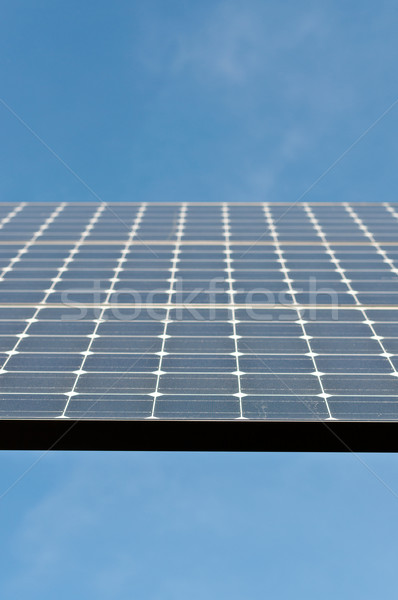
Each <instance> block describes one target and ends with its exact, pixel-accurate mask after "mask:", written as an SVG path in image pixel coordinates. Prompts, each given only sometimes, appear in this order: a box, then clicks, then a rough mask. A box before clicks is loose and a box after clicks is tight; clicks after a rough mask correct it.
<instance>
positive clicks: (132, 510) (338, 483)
mask: <svg viewBox="0 0 398 600" xmlns="http://www.w3.org/2000/svg"><path fill="white" fill-rule="evenodd" d="M38 456H39V454H36V453H34V454H33V453H32V454H27V453H3V455H2V460H1V465H2V467H1V471H2V473H1V482H2V487H3V488H6V487H7V486H8V485H10V484H12V483H13V480H14V478H15V477H16V476H18V475H20V474H21V473H22V472H23V471H24V470H25V469H26V468H28V467H29V465H30V464H31V463H32V462H33V460H34V459H36V458H37V457H38ZM360 459H361V460H362V461H363V460H364V461H365V462H366V464H367V467H368V468H367V467H365V466H364V465H363V464H362V463H361V460H359V459H358V458H357V457H355V456H353V455H347V454H340V455H333V454H324V455H320V454H307V455H305V454H285V455H282V454H214V453H213V454H211V453H209V454H188V453H186V454H181V453H180V454H171V453H164V454H162V453H154V454H149V453H130V454H128V453H114V454H112V453H86V454H82V453H70V454H66V453H62V454H57V453H53V454H48V455H46V456H45V457H44V458H43V459H42V460H41V461H39V462H38V464H37V465H36V466H35V467H34V468H33V469H32V470H31V471H30V473H28V474H27V475H26V476H25V477H24V478H23V479H22V480H21V481H20V483H19V484H18V485H17V486H16V487H14V488H13V489H12V490H11V491H10V492H9V493H8V494H7V495H6V496H5V497H3V498H2V500H1V513H0V514H1V522H0V527H1V532H2V534H1V537H2V543H1V554H0V565H1V567H0V570H1V572H2V574H1V577H0V595H1V597H2V598H4V599H5V600H14V599H15V600H16V599H19V598H30V599H34V600H35V599H38V600H39V599H40V600H46V599H47V598H48V599H50V598H51V599H52V598H54V597H57V598H59V599H60V600H69V598H72V597H78V598H88V599H91V598H92V599H96V600H103V599H104V600H108V599H109V600H110V599H113V598H118V599H120V600H130V599H131V598H142V599H143V600H180V599H181V600H183V599H184V600H185V598H192V600H202V599H203V598H206V599H207V598H208V599H211V600H213V599H214V600H216V599H217V600H218V599H219V598H231V600H240V599H242V598H250V599H253V600H260V599H263V598H267V597H272V598H275V599H276V600H287V599H290V598H305V599H306V600H307V599H315V598H320V597H322V598H325V599H326V600H329V599H331V600H332V599H333V600H334V599H335V598H341V599H342V600H345V599H347V600H351V599H352V598H361V599H365V600H367V599H369V600H370V599H372V600H373V599H374V598H389V597H391V596H392V595H394V590H395V589H396V556H397V551H398V525H397V507H398V499H397V496H396V495H394V494H393V493H391V491H390V490H389V489H388V488H387V487H386V486H390V487H391V488H395V490H397V489H398V474H397V468H396V456H395V455H378V456H377V455H361V457H360ZM368 469H370V470H371V471H373V472H375V473H377V477H376V476H375V475H374V474H373V473H372V472H371V471H370V470H368ZM381 480H383V481H384V482H385V483H384V484H383V483H382V482H381Z"/></svg>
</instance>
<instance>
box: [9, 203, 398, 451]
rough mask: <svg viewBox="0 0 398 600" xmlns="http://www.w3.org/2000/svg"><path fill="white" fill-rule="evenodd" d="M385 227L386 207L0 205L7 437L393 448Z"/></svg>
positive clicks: (395, 387)
mask: <svg viewBox="0 0 398 600" xmlns="http://www.w3.org/2000/svg"><path fill="white" fill-rule="evenodd" d="M397 233H398V207H396V206H394V204H391V203H354V204H349V203H334V204H330V203H329V204H328V203H299V204H292V205H288V204H277V203H245V204H239V203H220V204H206V203H201V204H190V203H187V202H186V203H174V204H169V203H142V204H138V203H137V204H135V203H113V204H110V205H106V204H94V203H90V204H84V203H57V204H51V203H45V204H44V203H43V204H41V203H30V204H29V203H20V204H7V203H2V204H1V205H0V358H1V361H2V366H1V369H0V438H1V442H0V444H1V447H3V448H48V447H52V448H76V449H77V448H92V449H94V448H104V449H105V448H110V449H129V448H130V449H134V448H137V449H139V448H141V449H204V450H206V449H208V450H211V449H220V450H222V449H225V450H228V449H232V450H233V449H248V450H250V449H253V450H264V449H275V450H291V449H295V450H300V449H301V450H307V449H308V450H322V449H326V450H330V449H340V450H347V449H363V450H365V449H366V450H371V449H372V450H382V449H395V450H396V449H398V442H397V441H396V440H397V439H398V436H396V433H395V427H396V422H397V421H398V397H397V392H398V319H397V316H398V277H397V275H398V238H397ZM393 427H394V431H393V430H392V428H393Z"/></svg>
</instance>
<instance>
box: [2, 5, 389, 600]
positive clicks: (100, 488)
mask: <svg viewBox="0 0 398 600" xmlns="http://www.w3.org/2000/svg"><path fill="white" fill-rule="evenodd" d="M397 17H398V5H397V3H395V2H392V1H381V2H379V3H377V4H376V3H374V2H368V1H365V2H361V3H347V2H342V1H334V2H331V1H330V2H322V1H317V2H315V1H314V2H306V1H303V2H300V3H296V2H292V1H286V2H276V1H273V2H267V1H264V2H261V1H256V0H254V1H253V0H247V1H246V2H245V3H243V2H238V1H233V0H231V1H228V2H219V1H212V2H210V1H206V0H203V1H202V2H188V1H187V0H185V1H175V0H164V1H160V0H157V1H156V0H146V1H145V2H136V1H132V2H131V1H130V2H127V1H123V0H118V2H116V3H113V4H112V3H109V2H103V1H102V0H97V1H95V2H94V1H86V2H77V1H75V0H71V1H69V2H59V1H55V2H54V1H53V0H52V1H49V0H48V1H41V0H36V1H35V2H26V1H24V0H14V1H13V2H10V1H9V0H6V1H4V2H3V3H2V18H1V22H0V53H1V57H2V60H1V66H0V69H1V82H2V85H1V94H0V97H1V99H2V104H1V105H0V125H1V131H2V135H1V139H0V164H1V182H0V200H2V201H22V200H24V201H39V200H40V201H65V200H74V201H88V200H95V199H96V196H95V194H96V195H97V196H98V197H100V198H101V199H103V200H105V201H107V202H112V201H117V200H119V201H127V200H136V201H154V200H156V201H180V200H184V201H186V200H192V201H202V200H203V201H219V200H223V201H224V200H230V201H246V200H248V201H253V200H259V201H263V200H270V201H295V200H296V199H297V198H299V197H301V196H302V194H303V193H305V191H306V190H307V189H308V188H309V187H310V186H312V184H313V183H314V182H315V181H316V180H317V179H318V177H319V176H320V175H322V174H323V173H324V172H325V171H326V170H327V169H328V168H329V167H330V165H332V164H333V162H334V161H335V160H336V159H337V158H339V157H340V156H341V155H342V154H343V153H344V152H345V151H346V150H347V149H348V148H349V147H350V146H351V144H353V143H354V142H355V141H356V140H357V139H358V138H359V137H360V136H361V135H362V134H363V133H364V132H365V131H366V130H367V129H368V128H369V127H371V130H370V131H369V132H368V133H367V134H366V135H365V136H364V137H363V138H362V139H361V140H360V141H359V142H358V143H357V144H356V145H355V146H354V147H353V148H352V150H350V151H349V152H348V153H347V154H346V155H345V156H344V157H343V158H342V160H341V161H340V162H339V163H338V164H337V165H336V166H335V167H334V168H333V169H332V170H331V171H330V172H329V173H328V174H327V175H326V176H325V177H324V178H323V179H322V180H321V181H320V182H319V183H318V184H317V185H316V186H314V187H313V188H312V189H311V191H310V192H309V193H308V195H307V196H306V197H305V198H306V199H307V200H312V201H315V200H328V201H335V200H336V201H340V200H346V201H356V200H369V201H379V200H380V201H391V200H395V199H396V193H395V191H396V189H397V183H398V169H397V156H398V153H397V150H398V137H397V135H396V129H397V125H398V104H397V105H395V106H394V107H393V108H392V109H391V110H390V111H389V112H388V114H386V115H385V116H384V117H383V118H382V119H381V120H380V121H379V122H377V123H376V124H375V126H374V127H372V125H373V124H374V123H375V122H376V121H377V120H378V119H379V118H380V117H381V116H382V115H383V113H384V112H385V111H386V110H387V109H388V108H389V107H390V106H391V105H392V104H393V103H394V102H395V101H396V100H397V99H398V81H397V77H396V56H397V50H398V39H397V36H396V28H397V27H396V24H397ZM6 105H7V106H8V108H7V106H6ZM21 120H23V121H24V122H25V123H26V125H24V124H22V123H21ZM29 128H30V130H29ZM32 131H33V132H34V133H32ZM37 136H38V137H40V138H41V139H42V140H43V141H44V143H45V144H47V146H48V147H49V148H51V150H52V152H54V153H57V154H58V155H59V156H60V157H61V158H62V160H63V161H65V163H66V164H67V165H68V166H69V167H70V169H71V170H73V171H74V172H75V173H76V174H78V176H79V177H80V178H81V179H82V180H83V181H84V182H85V183H86V185H87V186H89V187H90V188H91V189H92V190H93V191H94V194H93V193H91V192H90V191H89V189H88V188H87V187H85V186H84V185H83V184H82V183H81V182H80V181H79V180H78V179H77V178H76V177H74V175H73V174H72V173H71V172H70V171H69V170H68V169H67V168H65V166H64V165H62V164H61V162H60V161H59V160H57V158H56V157H55V156H54V154H53V153H52V152H51V151H50V150H49V149H48V148H46V147H45V146H44V145H43V143H41V142H40V141H39V139H38V137H37ZM38 459H40V460H38ZM37 460H38V462H37V464H35V461H37ZM362 461H365V462H366V464H367V465H368V466H366V465H364V464H363V462H362ZM32 465H34V466H33V467H32V468H30V467H31V466H32ZM27 469H30V470H29V472H28V473H27V474H26V475H23V474H24V473H25V471H26V470H27ZM0 471H1V477H0V482H1V489H0V496H1V494H2V493H4V492H6V491H7V489H8V488H9V486H13V485H14V483H15V482H17V483H16V484H15V485H14V487H12V489H11V490H10V491H8V492H7V493H6V494H5V495H4V496H3V497H2V498H1V501H0V519H1V532H2V534H1V537H2V543H1V550H0V552H1V555H0V572H1V577H0V595H1V597H2V598H4V599H5V600H14V599H17V598H18V599H19V598H21V597H22V598H23V597H29V598H30V599H32V600H34V599H36V598H37V599H40V600H47V598H48V599H50V598H51V599H53V598H54V597H55V596H56V597H57V598H59V599H60V600H63V599H65V600H66V599H67V598H68V599H69V598H71V597H73V596H75V597H84V598H86V599H88V600H90V599H91V598H93V599H94V598H95V600H102V599H104V600H108V599H111V598H112V599H114V598H117V599H118V600H119V599H120V600H124V599H126V600H127V599H128V600H130V599H131V598H135V597H137V598H141V599H143V600H168V599H170V600H180V599H181V600H182V599H184V600H185V599H186V598H187V597H189V598H190V599H191V600H199V599H200V600H202V599H203V598H206V599H209V600H212V599H217V600H218V599H219V598H230V599H231V600H235V599H239V600H240V599H242V598H249V599H250V600H257V599H263V598H265V597H268V596H269V597H272V598H274V599H275V600H285V599H288V598H289V599H291V598H305V599H306V600H311V599H315V598H316V599H318V598H319V597H322V598H324V599H329V598H330V599H332V598H333V600H335V598H336V597H338V598H340V599H342V600H343V599H345V598H347V599H348V598H349V599H350V600H351V599H352V598H361V599H362V600H367V599H369V600H370V599H372V600H373V599H374V598H375V597H391V594H392V590H394V589H395V588H396V559H395V557H396V554H397V550H398V535H397V533H398V532H397V510H398V503H397V502H398V497H397V496H396V495H395V492H394V490H395V491H396V492H398V475H397V473H398V471H397V458H396V456H395V455H363V456H361V457H359V458H358V457H355V456H352V455H347V454H342V455H328V454H325V455H317V454H307V455H305V454H285V455H282V454H184V453H178V454H159V453H154V454H145V453H130V454H120V453H115V454H111V453H86V454H84V453H83V454H82V453H69V454H67V453H52V454H47V455H45V456H43V457H41V455H40V453H9V452H3V453H0ZM389 488H391V489H392V490H393V492H392V491H391V489H389Z"/></svg>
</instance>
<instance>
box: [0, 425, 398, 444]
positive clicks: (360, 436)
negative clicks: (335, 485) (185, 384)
mask: <svg viewBox="0 0 398 600" xmlns="http://www.w3.org/2000/svg"><path fill="white" fill-rule="evenodd" d="M0 449H1V450H136V451H138V450H139V451H142V450H146V451H148V450H149V451H216V452H217V451H225V452H237V451H239V452H246V451H252V452H264V451H273V452H398V422H394V421H161V420H159V421H156V420H154V421H148V420H146V421H143V420H141V421H137V420H135V421H129V420H110V421H105V420H89V419H84V420H71V419H68V420H60V419H51V420H50V419H48V420H39V419H29V420H27V419H4V420H0Z"/></svg>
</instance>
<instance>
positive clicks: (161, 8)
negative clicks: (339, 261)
mask: <svg viewBox="0 0 398 600" xmlns="http://www.w3.org/2000/svg"><path fill="white" fill-rule="evenodd" d="M397 18H398V5H397V3H396V2H394V1H393V0H391V1H383V0H382V1H381V2H379V3H377V5H376V4H375V3H374V2H368V1H365V2H361V3H359V2H357V3H347V2H343V1H337V2H336V1H319V0H317V1H303V2H293V1H285V2H276V1H260V0H247V1H246V2H244V3H243V2H239V1H236V0H231V1H224V2H220V1H217V0H216V1H206V0H203V1H201V2H188V1H186V0H167V1H161V0H146V1H145V2H137V1H132V2H131V1H124V0H118V2H115V3H113V4H111V3H109V2H103V1H102V0H96V1H86V2H78V1H77V0H70V1H69V2H58V1H56V2H54V1H53V0H51V1H50V0H46V1H43V0H37V1H35V2H26V0H15V1H13V2H10V1H9V0H6V1H5V2H3V3H2V19H1V24H0V52H1V56H2V63H1V81H2V86H1V98H2V99H3V101H4V102H6V103H7V104H8V105H9V106H10V108H11V109H12V110H13V111H15V113H16V114H17V115H19V117H20V118H21V119H23V120H24V121H25V122H26V123H27V124H28V126H29V127H31V128H32V129H33V130H34V131H35V132H36V133H37V135H39V136H40V137H41V138H42V139H43V140H44V141H45V142H46V143H47V144H48V145H49V146H50V147H51V148H52V149H53V150H54V151H55V152H56V153H58V154H59V155H60V156H61V157H62V158H63V160H64V161H66V163H67V164H68V165H70V167H71V168H72V169H73V170H74V171H75V172H76V173H77V174H78V175H79V176H80V177H82V178H83V179H84V181H86V182H87V184H88V185H89V186H90V187H91V188H92V189H93V190H94V191H95V192H96V194H98V195H99V196H100V197H101V198H103V199H104V200H106V201H108V202H110V201H113V200H139V201H141V200H145V201H151V200H158V201H159V200H160V201H162V200H165V201H167V200H169V201H170V200H195V201H201V200H206V201H217V200H220V199H221V200H239V201H245V200H264V199H266V200H267V199H268V200H272V201H294V200H296V199H297V198H298V197H300V196H301V194H303V192H305V190H306V189H307V188H308V187H309V186H310V185H311V184H312V183H313V182H314V181H315V180H316V179H317V178H318V176H319V175H321V174H322V173H323V172H324V171H325V170H326V169H327V168H328V167H329V166H330V165H331V164H332V163H333V161H334V160H335V159H336V158H338V157H339V156H340V155H341V154H342V153H343V152H344V151H345V150H346V149H347V148H348V147H349V146H350V145H351V144H352V143H353V142H354V141H355V140H356V139H357V138H358V137H359V136H360V135H361V134H362V133H363V132H364V131H365V130H366V129H367V128H368V127H369V126H370V125H372V124H373V123H374V122H375V120H377V119H378V118H379V117H380V116H381V115H382V114H383V113H384V111H385V110H386V109H387V108H388V107H389V106H390V105H391V104H392V103H393V102H394V101H395V100H397V99H398V82H397V77H396V55H397V48H398V41H397V36H396V23H397ZM0 123H1V128H2V136H1V142H0V164H1V165H2V181H1V184H0V197H1V199H4V200H20V199H22V198H23V199H24V200H42V201H43V200H90V199H94V197H93V196H92V195H91V194H90V192H89V191H88V190H87V189H86V188H84V186H82V184H81V183H79V182H78V181H77V180H76V179H74V177H73V176H72V175H71V173H70V172H68V171H67V170H66V169H65V168H64V167H63V166H62V165H61V163H59V162H58V161H57V160H56V159H55V158H54V156H52V155H51V154H50V152H49V151H48V150H47V149H46V148H44V147H43V146H42V145H41V144H40V142H39V141H38V140H37V139H36V138H35V137H34V136H33V135H32V133H30V132H29V131H28V130H27V129H26V128H25V127H24V126H23V125H22V124H21V123H20V122H19V121H18V120H17V118H16V117H15V116H13V115H12V114H11V113H10V112H9V111H8V110H7V109H6V107H5V106H4V105H0ZM397 125H398V106H395V108H394V109H392V110H391V112H390V113H389V114H388V115H386V116H385V117H384V118H383V119H382V120H381V121H380V122H379V123H378V124H377V126H375V127H374V128H373V129H372V131H371V132H369V134H368V135H366V136H365V138H364V139H362V140H361V142H360V143H358V145H357V146H356V147H355V148H354V149H353V150H352V151H351V152H349V153H348V155H347V156H345V158H344V160H342V161H341V163H339V165H338V166H336V168H334V169H333V170H332V171H331V172H330V173H329V174H328V175H327V176H326V177H325V178H324V179H323V180H322V182H321V183H319V184H318V185H317V186H316V187H315V188H314V189H313V190H312V191H311V193H310V194H308V196H307V197H306V199H307V200H331V201H333V200H341V199H344V200H347V201H355V200H379V199H383V200H393V199H395V193H394V190H395V189H396V187H397V183H398V169H397V156H398V152H397V151H398V138H397V136H396V133H395V132H396V128H397Z"/></svg>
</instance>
